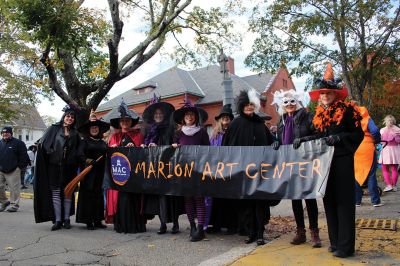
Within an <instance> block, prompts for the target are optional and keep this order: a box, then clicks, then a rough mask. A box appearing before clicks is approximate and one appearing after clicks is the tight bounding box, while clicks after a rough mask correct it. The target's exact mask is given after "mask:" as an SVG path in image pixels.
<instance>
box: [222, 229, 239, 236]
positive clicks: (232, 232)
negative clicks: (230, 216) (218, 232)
mask: <svg viewBox="0 0 400 266" xmlns="http://www.w3.org/2000/svg"><path fill="white" fill-rule="evenodd" d="M236 233H237V230H236V229H232V228H228V230H226V232H225V235H227V236H230V235H234V234H236Z"/></svg>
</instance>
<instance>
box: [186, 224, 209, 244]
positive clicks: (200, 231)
mask: <svg viewBox="0 0 400 266" xmlns="http://www.w3.org/2000/svg"><path fill="white" fill-rule="evenodd" d="M205 237H206V235H205V234H204V228H203V225H201V224H199V226H197V230H196V232H195V233H194V234H193V235H192V237H191V238H190V241H192V242H197V241H200V240H203V239H204V238H205Z"/></svg>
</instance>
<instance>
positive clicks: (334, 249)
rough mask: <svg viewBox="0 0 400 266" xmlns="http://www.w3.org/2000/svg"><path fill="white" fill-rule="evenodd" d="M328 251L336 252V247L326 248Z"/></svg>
mask: <svg viewBox="0 0 400 266" xmlns="http://www.w3.org/2000/svg"><path fill="white" fill-rule="evenodd" d="M328 251H329V252H331V253H332V252H335V251H336V247H333V246H330V247H329V248H328Z"/></svg>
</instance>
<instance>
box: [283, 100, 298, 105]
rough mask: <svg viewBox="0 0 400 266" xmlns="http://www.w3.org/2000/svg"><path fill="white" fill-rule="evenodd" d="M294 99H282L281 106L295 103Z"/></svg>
mask: <svg viewBox="0 0 400 266" xmlns="http://www.w3.org/2000/svg"><path fill="white" fill-rule="evenodd" d="M296 103H297V102H296V100H295V99H291V100H284V101H283V106H288V105H296Z"/></svg>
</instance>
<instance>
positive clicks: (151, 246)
mask: <svg viewBox="0 0 400 266" xmlns="http://www.w3.org/2000/svg"><path fill="white" fill-rule="evenodd" d="M155 246H156V245H151V244H149V245H147V247H148V248H154V247H155Z"/></svg>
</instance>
